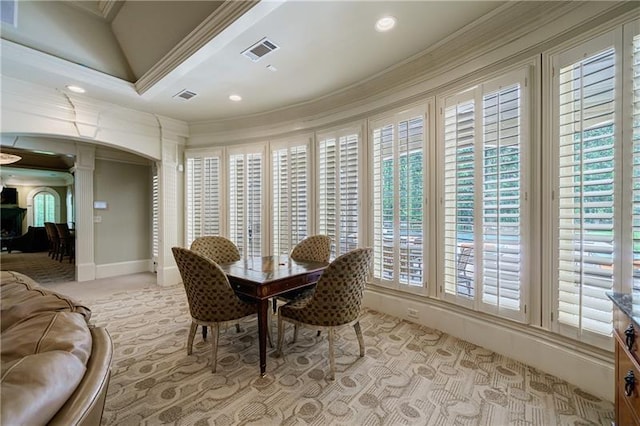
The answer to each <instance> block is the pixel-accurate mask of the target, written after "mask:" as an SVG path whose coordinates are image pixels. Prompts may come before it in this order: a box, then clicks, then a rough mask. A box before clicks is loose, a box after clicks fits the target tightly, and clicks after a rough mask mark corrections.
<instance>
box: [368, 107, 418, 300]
mask: <svg viewBox="0 0 640 426" xmlns="http://www.w3.org/2000/svg"><path fill="white" fill-rule="evenodd" d="M424 120H425V119H424V114H422V115H416V112H412V113H411V112H409V113H404V114H403V115H402V116H399V117H397V118H396V119H395V120H393V119H391V120H381V121H379V122H374V123H372V128H373V131H372V140H373V205H374V208H373V210H374V211H373V221H374V230H373V242H374V271H373V276H374V278H375V279H377V280H378V282H380V283H382V284H386V285H392V286H397V287H400V288H404V289H413V290H422V289H424V287H425V285H424V278H425V276H426V273H425V272H426V264H425V262H424V259H425V253H424V245H423V241H424V235H425V234H424V232H425V226H426V223H425V221H424V214H425V211H424V197H425V193H424V177H425V174H424V170H423V167H424V145H425V131H424Z"/></svg>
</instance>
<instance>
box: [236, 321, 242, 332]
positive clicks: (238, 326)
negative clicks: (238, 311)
mask: <svg viewBox="0 0 640 426" xmlns="http://www.w3.org/2000/svg"><path fill="white" fill-rule="evenodd" d="M236 333H242V329H241V328H240V323H239V322H237V323H236Z"/></svg>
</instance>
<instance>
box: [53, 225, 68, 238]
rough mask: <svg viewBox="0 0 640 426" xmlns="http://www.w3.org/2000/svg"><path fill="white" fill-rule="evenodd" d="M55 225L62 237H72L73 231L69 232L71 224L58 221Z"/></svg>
mask: <svg viewBox="0 0 640 426" xmlns="http://www.w3.org/2000/svg"><path fill="white" fill-rule="evenodd" d="M55 227H56V229H57V231H58V236H59V237H60V238H62V239H65V238H71V233H70V232H69V225H67V224H66V223H56V224H55Z"/></svg>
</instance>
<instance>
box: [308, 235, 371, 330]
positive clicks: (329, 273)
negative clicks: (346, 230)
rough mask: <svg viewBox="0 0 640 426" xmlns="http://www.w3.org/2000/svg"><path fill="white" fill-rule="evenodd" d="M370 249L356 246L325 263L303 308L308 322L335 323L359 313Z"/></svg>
mask: <svg viewBox="0 0 640 426" xmlns="http://www.w3.org/2000/svg"><path fill="white" fill-rule="evenodd" d="M372 256H373V249H371V248H370V247H368V248H358V249H355V250H351V251H350V252H348V253H345V254H343V255H342V256H339V257H337V258H336V259H335V260H334V261H333V262H331V263H330V264H329V266H327V268H326V269H325V270H324V272H323V273H322V275H321V276H320V280H319V281H318V284H317V285H316V290H315V292H314V293H313V296H312V298H311V300H310V301H309V302H308V303H307V305H306V306H305V308H304V310H305V311H306V312H305V317H307V319H309V320H310V322H311V323H312V324H315V325H323V326H337V325H342V324H347V323H349V322H351V321H353V320H355V319H356V318H358V315H360V309H361V307H362V295H363V293H364V288H365V285H366V283H367V279H368V278H369V275H370V268H371V258H372Z"/></svg>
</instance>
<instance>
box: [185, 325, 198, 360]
mask: <svg viewBox="0 0 640 426" xmlns="http://www.w3.org/2000/svg"><path fill="white" fill-rule="evenodd" d="M197 328H198V324H196V323H195V322H193V321H191V328H190V329H189V338H188V339H187V355H191V354H192V353H193V338H194V337H196V329H197Z"/></svg>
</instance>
